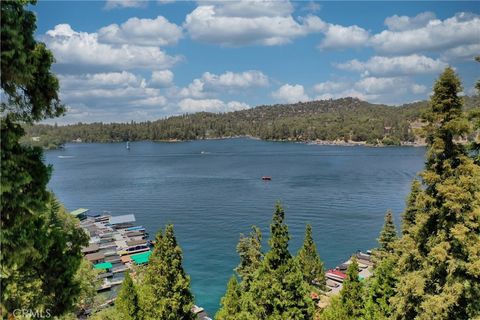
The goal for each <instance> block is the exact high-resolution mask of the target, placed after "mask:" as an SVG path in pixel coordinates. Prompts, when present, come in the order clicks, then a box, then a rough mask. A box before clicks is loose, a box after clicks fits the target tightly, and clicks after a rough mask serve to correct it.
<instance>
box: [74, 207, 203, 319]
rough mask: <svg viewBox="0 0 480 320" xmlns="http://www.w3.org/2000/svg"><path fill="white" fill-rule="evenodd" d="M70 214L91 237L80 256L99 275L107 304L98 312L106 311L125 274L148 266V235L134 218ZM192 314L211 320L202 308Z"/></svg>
mask: <svg viewBox="0 0 480 320" xmlns="http://www.w3.org/2000/svg"><path fill="white" fill-rule="evenodd" d="M71 214H72V215H73V216H75V217H77V218H78V219H79V220H80V226H81V227H82V229H83V230H84V231H85V232H86V233H87V235H89V237H90V240H89V244H88V246H87V247H84V248H83V249H82V253H83V254H84V256H85V258H86V259H87V260H88V261H90V262H91V263H92V266H93V268H94V269H97V270H100V271H101V272H100V273H99V274H98V276H97V279H98V280H101V281H100V283H101V284H100V285H99V286H98V287H97V293H98V294H99V295H103V296H104V297H105V301H106V302H105V303H103V304H102V305H100V308H102V307H108V306H110V305H112V304H114V301H115V299H116V297H117V293H118V290H119V288H120V285H121V284H122V282H123V279H124V278H125V272H128V271H129V270H131V269H133V266H140V265H146V264H148V261H149V259H150V255H151V254H152V249H153V246H154V242H153V241H151V240H149V239H148V238H149V234H148V233H147V231H146V229H145V228H144V227H143V226H137V225H135V221H136V219H135V215H133V214H126V215H120V216H112V215H111V214H109V213H102V214H100V213H94V212H90V210H89V209H84V208H80V209H77V210H74V211H72V212H71ZM192 312H194V313H195V314H196V315H197V319H199V320H211V319H210V318H209V317H208V315H207V313H206V312H205V310H204V309H203V308H201V307H198V306H194V307H193V308H192Z"/></svg>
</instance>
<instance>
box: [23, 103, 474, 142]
mask: <svg viewBox="0 0 480 320" xmlns="http://www.w3.org/2000/svg"><path fill="white" fill-rule="evenodd" d="M479 105H480V98H479V97H478V96H473V97H465V109H466V110H469V109H472V108H474V107H475V106H477V107H478V106H479ZM427 106H428V102H427V101H420V102H415V103H409V104H404V105H401V106H398V107H393V106H387V105H382V104H372V103H369V102H366V101H362V100H359V99H356V98H342V99H336V100H321V101H309V102H298V103H294V104H276V105H262V106H258V107H255V108H251V109H245V110H241V111H234V112H227V113H209V112H198V113H193V114H184V115H179V116H171V117H168V118H165V119H160V120H156V121H145V122H130V123H110V124H104V123H90V124H83V123H78V124H73V125H66V126H52V125H34V126H28V127H26V131H27V138H26V142H28V143H32V144H39V145H43V146H48V145H50V146H55V145H59V144H62V143H64V142H67V141H82V142H113V141H137V140H153V141H160V140H163V141H182V140H197V139H214V138H227V137H236V136H252V137H257V138H260V139H265V140H289V141H317V140H318V141H345V142H348V141H350V142H365V143H368V144H386V145H391V144H395V145H399V144H401V143H413V142H414V141H415V140H416V139H417V138H418V133H417V132H415V128H418V127H419V126H421V125H419V123H420V122H419V120H420V118H421V115H422V112H424V111H425V110H426V108H427ZM412 124H413V125H412ZM34 140H35V141H34Z"/></svg>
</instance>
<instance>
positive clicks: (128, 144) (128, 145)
mask: <svg viewBox="0 0 480 320" xmlns="http://www.w3.org/2000/svg"><path fill="white" fill-rule="evenodd" d="M126 148H127V150H130V141H127V146H126Z"/></svg>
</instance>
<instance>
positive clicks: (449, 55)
mask: <svg viewBox="0 0 480 320" xmlns="http://www.w3.org/2000/svg"><path fill="white" fill-rule="evenodd" d="M479 37H480V36H479ZM479 54H480V39H479V43H474V44H468V45H464V46H458V47H456V48H452V49H448V50H446V51H444V52H443V53H442V57H443V58H444V59H449V60H451V59H462V60H473V58H474V57H476V56H478V55H479Z"/></svg>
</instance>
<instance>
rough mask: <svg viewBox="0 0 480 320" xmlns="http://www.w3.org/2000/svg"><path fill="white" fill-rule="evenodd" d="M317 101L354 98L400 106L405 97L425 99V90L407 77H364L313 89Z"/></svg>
mask: <svg viewBox="0 0 480 320" xmlns="http://www.w3.org/2000/svg"><path fill="white" fill-rule="evenodd" d="M314 89H315V91H316V92H317V93H319V95H317V96H316V97H315V99H317V100H325V99H338V98H344V97H354V98H358V99H361V100H365V101H368V102H372V103H386V104H400V103H403V102H404V101H405V99H406V97H409V98H411V97H412V95H413V96H414V97H415V98H418V99H423V98H426V96H425V93H426V92H427V88H426V87H425V86H424V85H421V84H416V83H415V82H414V81H413V80H412V79H411V78H409V77H404V76H402V77H366V78H362V79H360V80H358V81H356V82H355V81H338V82H331V81H327V82H323V83H319V84H317V85H316V86H315V87H314Z"/></svg>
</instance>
